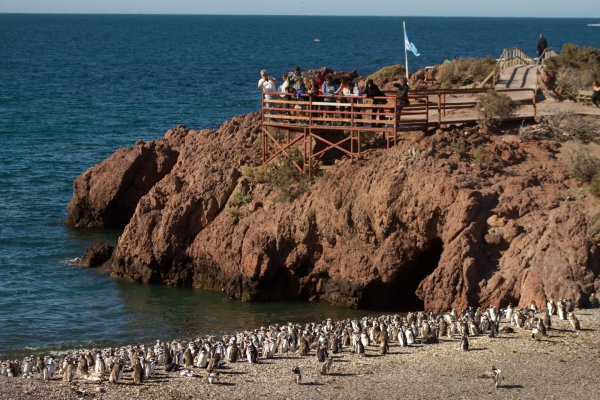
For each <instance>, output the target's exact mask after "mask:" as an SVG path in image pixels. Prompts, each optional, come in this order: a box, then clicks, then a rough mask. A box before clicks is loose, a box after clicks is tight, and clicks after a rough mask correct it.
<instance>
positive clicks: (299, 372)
mask: <svg viewBox="0 0 600 400" xmlns="http://www.w3.org/2000/svg"><path fill="white" fill-rule="evenodd" d="M292 372H293V373H294V380H295V381H296V384H298V385H301V384H302V370H301V369H300V367H293V368H292Z"/></svg>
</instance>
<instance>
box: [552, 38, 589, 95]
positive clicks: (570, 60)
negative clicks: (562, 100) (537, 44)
mask: <svg viewBox="0 0 600 400" xmlns="http://www.w3.org/2000/svg"><path fill="white" fill-rule="evenodd" d="M546 68H547V69H549V70H552V71H555V72H556V84H557V86H558V89H559V90H560V91H561V92H562V93H563V94H565V95H567V96H570V97H575V96H577V93H578V92H579V90H581V89H591V86H592V81H593V80H594V79H600V49H599V48H594V47H580V46H577V45H574V44H565V45H564V46H563V48H562V50H561V52H560V54H559V55H558V56H556V57H552V58H550V59H549V60H547V61H546Z"/></svg>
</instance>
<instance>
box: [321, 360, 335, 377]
mask: <svg viewBox="0 0 600 400" xmlns="http://www.w3.org/2000/svg"><path fill="white" fill-rule="evenodd" d="M332 364H333V358H332V357H327V358H326V359H325V361H324V362H323V364H322V365H321V375H329V371H331V365H332Z"/></svg>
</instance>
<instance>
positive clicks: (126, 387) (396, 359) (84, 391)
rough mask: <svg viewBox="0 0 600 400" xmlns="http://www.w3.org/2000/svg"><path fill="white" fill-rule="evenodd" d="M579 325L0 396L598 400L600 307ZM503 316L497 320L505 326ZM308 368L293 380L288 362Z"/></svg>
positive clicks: (7, 384)
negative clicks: (215, 378)
mask: <svg viewBox="0 0 600 400" xmlns="http://www.w3.org/2000/svg"><path fill="white" fill-rule="evenodd" d="M576 314H577V316H578V318H579V320H580V322H581V330H579V331H573V329H572V327H571V325H570V324H569V321H567V320H565V321H560V320H559V319H558V318H557V317H556V316H554V317H553V318H552V326H553V329H550V330H548V336H546V337H544V338H543V339H542V340H540V341H537V340H534V339H532V338H531V333H530V331H529V330H525V329H522V328H515V332H514V333H502V332H501V333H500V335H499V337H497V338H490V337H488V336H487V335H480V336H473V337H469V341H470V346H469V350H468V351H462V350H461V349H460V348H459V338H458V337H457V338H454V339H449V338H447V337H442V338H440V341H439V343H436V344H413V345H410V346H409V347H400V346H399V344H398V343H397V342H391V343H390V349H389V353H388V354H386V355H380V354H379V348H378V346H369V347H367V348H366V354H365V356H359V355H356V354H353V353H351V352H350V351H349V349H347V348H344V351H343V352H342V353H339V354H334V355H333V359H334V361H333V367H332V369H331V371H330V374H328V375H322V374H321V363H319V362H318V361H317V359H316V357H315V351H314V350H311V351H310V354H309V355H308V356H304V357H301V356H299V355H297V354H296V353H287V354H276V355H275V357H274V358H272V359H264V358H259V363H258V364H249V363H248V362H246V360H245V359H242V360H241V361H238V362H236V363H225V365H224V366H223V367H222V368H220V369H219V372H220V376H219V378H220V381H219V383H217V384H209V383H208V381H207V376H208V373H207V372H206V370H205V369H201V368H194V373H195V376H193V377H181V376H180V374H179V373H176V372H171V373H167V372H165V370H164V367H157V369H156V372H155V374H154V375H152V376H151V377H150V378H149V379H148V380H146V381H144V382H143V383H142V384H140V385H136V384H134V383H133V381H132V376H131V375H132V374H131V372H127V370H126V372H125V374H124V376H123V380H122V381H121V382H120V383H119V384H109V383H108V380H107V379H104V380H103V381H102V382H101V383H87V382H85V381H84V380H81V379H75V380H74V381H73V382H70V383H69V382H63V381H62V379H61V377H60V375H58V374H57V375H56V376H55V377H54V378H53V379H52V380H49V381H43V380H42V379H41V377H40V376H39V374H37V375H36V376H34V377H33V378H31V379H24V378H7V377H0V399H87V398H90V399H92V398H94V399H209V398H210V399H259V398H262V399H371V398H392V399H393V398H405V397H409V396H411V397H412V396H417V397H418V398H420V399H436V398H456V399H458V398H460V399H472V398H478V399H499V398H501V399H532V398H537V399H566V398H569V399H596V398H598V397H597V396H598V393H600V381H599V380H598V379H597V369H598V365H600V333H599V332H600V309H585V310H578V311H576ZM508 325H509V324H508V323H507V322H503V323H501V325H500V327H501V328H502V327H504V326H508ZM295 366H298V367H300V368H301V370H302V375H303V377H302V383H301V384H300V385H298V384H296V382H295V380H294V374H293V373H292V368H293V367H295ZM492 366H495V367H496V368H499V369H501V370H502V374H503V377H504V379H503V381H502V382H501V384H500V386H499V387H498V388H495V385H494V381H493V379H490V378H488V377H486V375H489V372H490V371H491V368H492Z"/></svg>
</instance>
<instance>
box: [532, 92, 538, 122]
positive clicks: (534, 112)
mask: <svg viewBox="0 0 600 400" xmlns="http://www.w3.org/2000/svg"><path fill="white" fill-rule="evenodd" d="M532 100H533V101H532V102H533V118H534V119H537V102H536V92H535V89H533V97H532Z"/></svg>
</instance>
